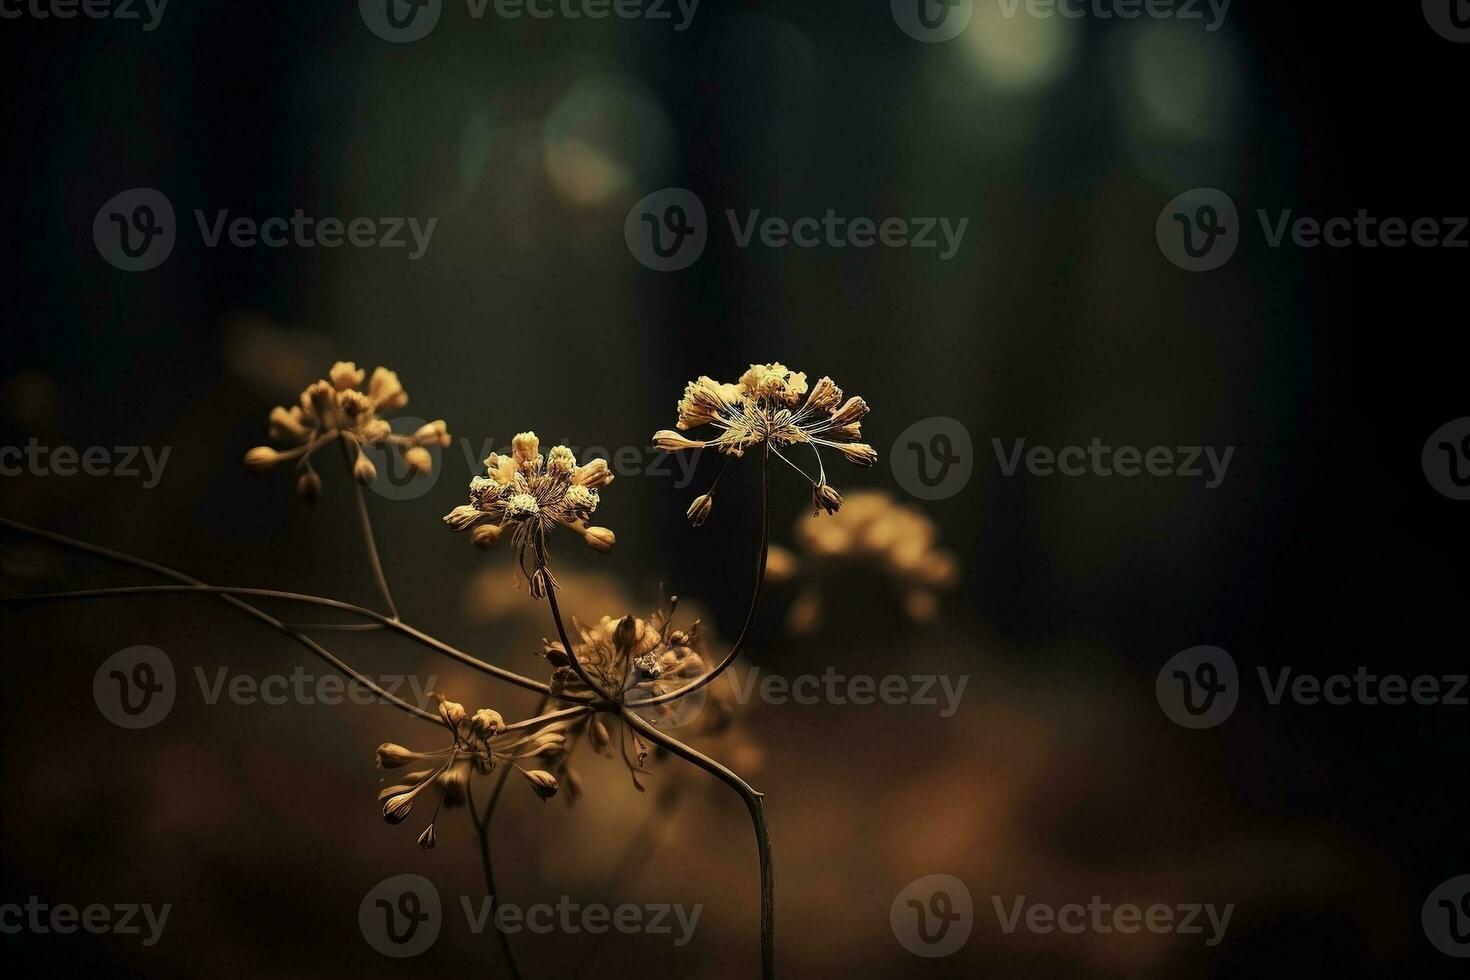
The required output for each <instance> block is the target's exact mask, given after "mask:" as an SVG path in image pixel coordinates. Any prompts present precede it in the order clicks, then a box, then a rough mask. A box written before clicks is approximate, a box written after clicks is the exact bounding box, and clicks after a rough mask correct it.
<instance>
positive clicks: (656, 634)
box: [545, 599, 705, 746]
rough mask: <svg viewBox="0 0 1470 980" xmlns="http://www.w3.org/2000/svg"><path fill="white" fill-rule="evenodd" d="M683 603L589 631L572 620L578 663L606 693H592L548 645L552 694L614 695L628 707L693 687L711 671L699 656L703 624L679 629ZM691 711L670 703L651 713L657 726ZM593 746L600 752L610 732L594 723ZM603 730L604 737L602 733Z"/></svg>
mask: <svg viewBox="0 0 1470 980" xmlns="http://www.w3.org/2000/svg"><path fill="white" fill-rule="evenodd" d="M677 605H678V600H677V599H670V600H669V601H668V602H667V603H665V604H663V605H662V606H660V607H659V608H658V609H656V610H655V611H654V612H653V614H652V615H651V616H649V617H648V618H647V619H641V618H639V617H636V616H622V617H620V618H617V619H614V618H612V617H611V616H604V617H602V619H601V620H600V621H599V622H598V623H597V625H595V626H590V627H588V626H583V625H582V624H581V623H580V622H578V621H577V620H576V618H575V617H573V619H572V626H573V630H572V637H573V643H574V645H575V647H576V650H575V653H576V655H577V660H578V661H579V662H580V663H581V665H582V669H583V670H584V671H586V672H587V676H588V677H590V678H591V679H592V682H593V683H594V684H596V685H597V686H598V687H599V688H601V692H591V691H589V690H588V689H587V686H586V685H585V684H584V683H583V682H582V679H581V678H580V677H578V676H577V674H576V672H575V670H574V669H573V668H572V667H571V666H570V665H569V663H566V662H558V661H565V654H564V652H563V651H561V649H560V646H561V645H560V644H550V643H548V644H547V645H546V650H545V656H546V657H547V659H548V660H550V661H552V662H553V666H554V668H555V669H553V671H552V674H551V689H552V692H553V693H555V694H562V693H570V694H572V695H574V696H582V695H586V694H593V693H597V694H599V696H601V695H602V694H603V693H612V694H613V695H614V696H615V697H617V698H620V699H625V700H628V701H642V700H645V699H647V698H652V697H657V696H658V695H662V694H668V693H670V692H671V691H675V690H678V689H679V688H681V687H683V686H685V685H686V684H688V683H690V682H691V681H693V680H694V679H696V678H697V677H699V676H700V675H701V674H703V673H704V671H705V665H704V660H703V659H702V658H701V657H700V655H699V653H698V647H699V645H700V624H699V622H698V621H697V620H696V621H695V622H694V623H693V624H692V625H691V626H690V627H689V628H688V629H687V630H676V629H674V628H673V616H674V610H675V609H676V608H677ZM689 707H692V706H691V705H683V706H682V707H681V702H680V701H678V700H676V701H670V702H666V703H664V704H661V705H657V706H655V707H653V708H650V709H648V712H649V713H648V720H649V721H650V722H652V723H653V724H660V723H661V722H662V721H666V720H670V719H673V718H675V717H677V713H679V712H681V711H687V709H688V708H689ZM589 727H590V731H589V733H588V738H589V740H590V741H591V742H592V743H593V745H594V746H597V745H598V743H599V742H601V743H602V744H606V741H607V731H606V728H605V727H602V726H601V722H600V721H599V720H597V719H593V722H592V723H591V725H590V726H589ZM599 728H602V730H601V731H599V730H598V729H599Z"/></svg>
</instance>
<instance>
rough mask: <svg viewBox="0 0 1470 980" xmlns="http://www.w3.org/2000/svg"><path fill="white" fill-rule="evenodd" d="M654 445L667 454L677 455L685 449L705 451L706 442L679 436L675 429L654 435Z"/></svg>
mask: <svg viewBox="0 0 1470 980" xmlns="http://www.w3.org/2000/svg"><path fill="white" fill-rule="evenodd" d="M653 444H654V445H655V446H656V447H658V448H659V449H661V450H663V451H664V452H666V453H677V452H679V451H680V450H683V449H703V448H704V442H703V441H701V440H699V439H689V438H687V437H685V436H681V435H679V433H677V432H675V431H674V430H673V429H660V430H659V431H657V432H655V433H654V434H653Z"/></svg>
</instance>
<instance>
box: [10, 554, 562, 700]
mask: <svg viewBox="0 0 1470 980" xmlns="http://www.w3.org/2000/svg"><path fill="white" fill-rule="evenodd" d="M189 594H204V595H220V596H225V597H232V596H242V595H248V596H257V597H259V598H263V599H285V600H290V601H292V602H302V603H308V604H310V605H315V606H326V607H328V608H330V609H336V610H339V611H341V612H350V613H354V614H356V615H358V616H365V617H367V618H369V619H372V620H374V621H376V622H377V623H379V624H381V625H382V626H383V627H385V628H387V629H389V630H392V631H393V632H395V633H399V634H402V635H404V636H407V637H409V638H411V639H413V640H415V641H417V642H419V643H422V644H423V645H424V646H427V647H429V648H430V649H431V650H437V651H438V652H440V653H442V654H444V655H445V656H447V657H449V658H451V659H453V660H457V661H459V662H460V663H462V664H464V665H465V666H466V667H473V668H475V669H476V670H480V671H483V672H485V673H487V674H489V675H490V676H492V677H496V678H499V679H500V680H503V681H505V682H507V683H510V684H515V685H516V686H517V687H524V688H526V689H527V690H529V691H536V692H537V693H539V694H550V692H551V688H550V687H549V686H548V685H546V684H544V683H542V682H541V681H538V680H532V679H531V678H529V677H523V676H522V675H520V674H517V673H516V672H515V671H512V670H506V669H505V668H504V667H497V666H496V665H495V664H491V663H486V662H485V661H483V660H480V659H479V658H477V657H472V656H470V655H469V654H468V653H465V652H464V651H463V650H460V649H458V648H457V647H453V646H450V645H449V644H448V643H445V642H444V641H443V640H439V639H436V638H435V637H432V636H430V635H428V634H427V633H424V632H421V631H420V630H416V629H414V628H413V627H412V626H409V625H408V624H407V623H404V622H401V621H399V620H396V619H389V618H388V617H387V616H384V615H383V614H382V613H380V612H374V611H373V610H371V609H365V608H363V607H362V606H354V605H352V604H351V603H350V602H341V601H339V600H337V599H328V598H326V597H324V596H315V595H303V594H302V593H299V592H282V591H280V590H277V589H247V588H236V587H234V586H228V585H205V584H204V583H203V582H199V583H196V584H192V585H124V586H115V587H112V588H106V589H75V590H72V591H70V592H42V593H39V594H36V595H19V596H0V604H3V603H11V602H56V601H63V600H67V599H111V598H116V597H118V596H130V595H189ZM235 604H237V605H240V606H245V607H248V608H250V609H255V607H254V606H250V605H249V604H248V603H240V602H237V603H235ZM255 611H256V612H260V610H258V609H256V610H255ZM262 615H264V614H262ZM271 622H272V623H276V624H279V620H276V619H275V618H274V617H271ZM280 628H282V629H285V628H286V627H285V626H284V624H280ZM293 635H296V634H293ZM550 696H552V697H556V698H561V699H562V700H564V701H572V702H577V703H586V700H587V699H584V698H578V697H576V696H575V695H571V694H551V695H550ZM432 717H433V718H434V719H435V720H438V718H439V716H438V715H433V716H432Z"/></svg>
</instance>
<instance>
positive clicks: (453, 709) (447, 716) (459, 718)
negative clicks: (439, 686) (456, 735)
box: [434, 694, 465, 731]
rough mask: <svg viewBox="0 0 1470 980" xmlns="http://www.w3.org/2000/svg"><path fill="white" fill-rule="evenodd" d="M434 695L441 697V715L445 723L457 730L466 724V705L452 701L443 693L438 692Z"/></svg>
mask: <svg viewBox="0 0 1470 980" xmlns="http://www.w3.org/2000/svg"><path fill="white" fill-rule="evenodd" d="M434 697H436V698H438V699H439V717H440V718H443V719H444V724H446V725H448V726H449V727H450V728H452V729H455V730H456V731H457V730H458V729H459V726H460V725H462V724H464V719H465V710H464V705H462V704H460V703H459V702H458V701H450V700H448V699H447V698H445V697H444V696H443V695H442V694H436V695H434Z"/></svg>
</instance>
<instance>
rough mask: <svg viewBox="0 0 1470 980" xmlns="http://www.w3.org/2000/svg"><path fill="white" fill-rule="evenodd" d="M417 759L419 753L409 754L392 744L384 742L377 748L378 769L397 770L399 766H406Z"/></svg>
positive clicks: (401, 747)
mask: <svg viewBox="0 0 1470 980" xmlns="http://www.w3.org/2000/svg"><path fill="white" fill-rule="evenodd" d="M417 758H420V755H419V753H417V752H411V751H409V750H408V749H405V748H404V747H403V746H401V745H398V744H397V743H394V742H384V743H383V744H382V745H380V746H378V768H379V769H397V768H398V767H399V766H405V765H408V763H410V762H412V761H413V760H415V759H417Z"/></svg>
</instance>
